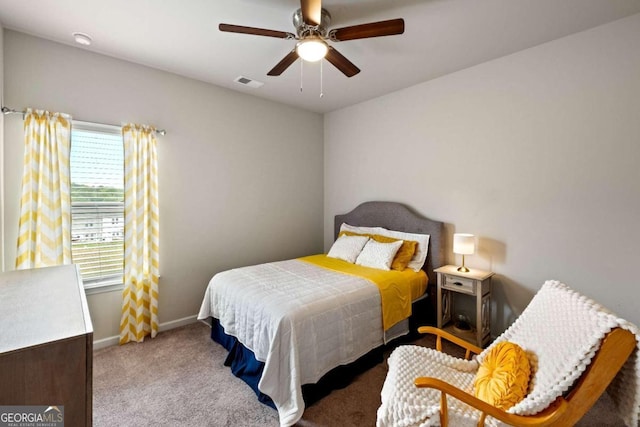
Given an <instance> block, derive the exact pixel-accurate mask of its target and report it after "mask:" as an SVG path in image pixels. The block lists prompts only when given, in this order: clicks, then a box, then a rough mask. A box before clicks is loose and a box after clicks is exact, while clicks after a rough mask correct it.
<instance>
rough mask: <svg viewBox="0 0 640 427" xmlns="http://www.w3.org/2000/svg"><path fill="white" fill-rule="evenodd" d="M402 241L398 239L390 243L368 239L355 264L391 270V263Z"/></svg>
mask: <svg viewBox="0 0 640 427" xmlns="http://www.w3.org/2000/svg"><path fill="white" fill-rule="evenodd" d="M402 243H404V242H403V241H402V240H398V241H395V242H392V243H380V242H376V241H375V240H369V241H368V242H367V244H366V245H364V248H363V249H362V252H360V255H358V258H357V259H356V264H358V265H362V266H364V267H371V268H377V269H380V270H391V263H392V262H393V258H394V257H395V256H396V252H398V249H400V246H402Z"/></svg>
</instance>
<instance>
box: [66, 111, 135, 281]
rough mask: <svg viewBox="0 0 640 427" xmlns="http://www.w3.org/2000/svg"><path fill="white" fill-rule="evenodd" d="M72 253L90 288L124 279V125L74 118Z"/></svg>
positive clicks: (72, 129)
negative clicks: (109, 124)
mask: <svg viewBox="0 0 640 427" xmlns="http://www.w3.org/2000/svg"><path fill="white" fill-rule="evenodd" d="M70 169H71V254H72V257H73V262H74V263H75V264H78V265H79V266H80V274H81V275H82V280H83V282H84V286H85V288H87V289H90V288H98V287H103V286H108V285H121V284H122V274H123V259H124V148H123V142H122V133H121V129H120V128H119V127H117V126H105V125H98V124H93V123H84V122H77V121H74V122H73V125H72V128H71V158H70Z"/></svg>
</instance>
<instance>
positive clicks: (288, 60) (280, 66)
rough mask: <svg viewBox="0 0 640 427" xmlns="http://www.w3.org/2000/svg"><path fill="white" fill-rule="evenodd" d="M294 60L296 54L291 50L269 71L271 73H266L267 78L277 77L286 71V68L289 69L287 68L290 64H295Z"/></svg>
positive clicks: (296, 57)
mask: <svg viewBox="0 0 640 427" xmlns="http://www.w3.org/2000/svg"><path fill="white" fill-rule="evenodd" d="M296 59H298V54H297V53H296V50H295V49H293V50H292V51H291V52H289V53H288V54H287V56H285V57H284V58H282V61H280V62H278V63H277V64H276V66H275V67H273V68H272V69H271V71H269V72H268V73H267V75H268V76H279V75H280V74H282V73H283V72H284V70H286V69H287V68H289V66H290V65H291V64H293V63H294V62H296Z"/></svg>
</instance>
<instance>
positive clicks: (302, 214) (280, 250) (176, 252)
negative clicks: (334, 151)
mask: <svg viewBox="0 0 640 427" xmlns="http://www.w3.org/2000/svg"><path fill="white" fill-rule="evenodd" d="M4 36H5V37H4V38H5V40H4V41H5V48H4V61H5V81H4V88H5V103H6V105H8V106H10V107H13V108H16V109H22V108H25V107H34V108H43V109H49V110H52V111H60V112H65V113H69V114H71V115H72V116H74V118H76V119H78V120H84V121H93V122H98V123H110V124H121V123H124V122H137V123H146V124H154V125H156V126H157V127H161V128H165V129H166V130H167V132H168V133H167V135H166V136H164V137H160V139H159V148H158V151H159V153H158V154H159V171H160V183H159V199H160V221H161V224H160V233H161V234H160V244H161V253H160V257H161V258H160V262H161V267H160V270H161V278H160V303H159V304H160V307H159V317H160V322H161V323H167V322H172V321H175V320H178V319H181V318H184V317H188V316H192V315H195V314H196V313H197V311H198V309H199V308H200V302H201V300H202V296H203V293H204V289H205V287H206V285H207V283H208V281H209V279H210V278H211V276H212V275H213V274H214V273H216V272H218V271H221V270H223V269H227V268H230V267H236V266H242V265H248V264H253V263H259V262H264V261H272V260H279V259H285V258H291V257H296V256H302V255H308V254H312V253H317V252H320V251H322V215H323V210H322V201H323V182H322V174H323V162H322V155H323V150H322V138H323V128H322V116H321V115H319V114H315V113H308V112H303V111H299V110H296V109H293V108H290V107H287V106H284V105H281V104H277V103H273V102H269V101H266V100H262V99H259V98H256V97H252V96H249V95H243V94H240V93H237V92H233V91H230V90H227V89H223V88H220V87H216V86H213V85H209V84H206V83H202V82H198V81H195V80H190V79H187V78H183V77H179V76H177V75H174V74H170V73H166V72H163V71H158V70H154V69H151V68H147V67H143V66H140V65H136V64H132V63H129V62H125V61H121V60H117V59H114V58H110V57H107V56H103V55H98V54H93V53H90V52H88V51H85V50H82V49H78V48H74V47H70V46H65V45H61V44H57V43H53V42H49V41H45V40H43V39H39V38H35V37H31V36H28V35H25V34H22V33H18V32H14V31H6V32H5V33H4ZM22 141H23V136H22V119H21V117H20V116H19V115H13V116H7V117H6V119H5V154H6V156H5V158H4V166H5V174H4V177H5V181H6V209H5V214H6V225H7V226H6V236H3V238H4V241H5V244H6V246H7V248H6V249H7V254H6V257H5V260H6V264H7V268H8V269H9V268H12V266H13V265H14V259H15V247H14V246H15V244H14V242H15V241H16V236H17V224H18V209H19V206H18V199H19V192H20V178H21V173H22V172H21V170H22V146H23V145H22V144H23V143H22ZM88 299H89V306H90V310H91V316H92V320H93V322H94V329H95V333H94V337H95V338H96V339H101V338H105V337H110V336H114V335H117V334H118V326H119V322H120V305H121V297H120V292H110V293H102V294H97V295H91V296H89V298H88Z"/></svg>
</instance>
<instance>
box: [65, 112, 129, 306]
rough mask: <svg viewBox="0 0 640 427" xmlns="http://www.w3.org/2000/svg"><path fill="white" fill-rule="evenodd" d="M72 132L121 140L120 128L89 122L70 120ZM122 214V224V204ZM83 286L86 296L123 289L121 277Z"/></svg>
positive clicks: (86, 283) (85, 283) (94, 281)
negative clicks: (116, 137) (85, 132)
mask: <svg viewBox="0 0 640 427" xmlns="http://www.w3.org/2000/svg"><path fill="white" fill-rule="evenodd" d="M73 130H82V131H87V132H96V133H106V134H111V135H118V136H119V137H120V138H121V139H122V128H121V127H120V126H113V125H105V124H100V123H91V122H83V121H78V120H72V132H73ZM71 144H72V146H73V137H72V139H71ZM123 150H124V141H123ZM122 173H123V174H124V164H123V166H122ZM71 205H72V206H71V210H72V212H73V200H72V204H71ZM122 212H123V218H122V221H123V223H124V203H123V207H122ZM71 224H72V228H73V215H72V219H71ZM123 227H124V225H123ZM123 234H124V232H123ZM123 238H124V235H123ZM72 245H73V242H72ZM123 245H124V242H123ZM72 252H73V251H72ZM123 254H124V246H123ZM123 261H124V260H123ZM123 273H124V267H123ZM83 286H84V289H85V292H86V294H88V295H90V294H97V293H102V292H113V291H122V289H124V284H123V280H122V276H120V277H119V278H117V279H116V278H111V279H102V280H101V279H94V280H88V281H86V282H85V281H84V279H83Z"/></svg>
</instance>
